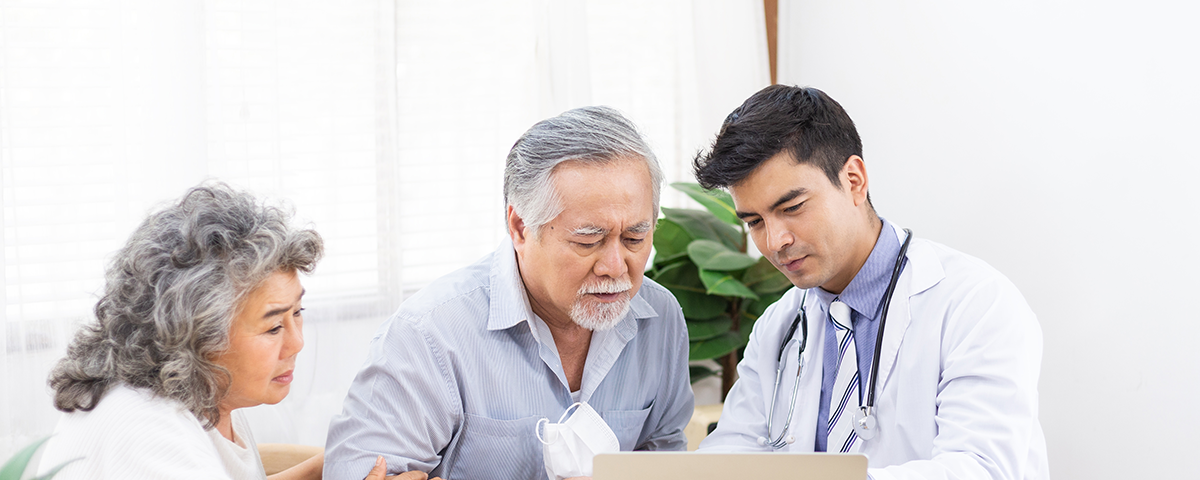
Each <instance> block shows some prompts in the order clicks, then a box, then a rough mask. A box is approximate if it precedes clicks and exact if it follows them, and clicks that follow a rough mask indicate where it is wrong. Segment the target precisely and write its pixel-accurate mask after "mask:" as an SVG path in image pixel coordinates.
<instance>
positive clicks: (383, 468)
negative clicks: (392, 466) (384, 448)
mask: <svg viewBox="0 0 1200 480" xmlns="http://www.w3.org/2000/svg"><path fill="white" fill-rule="evenodd" d="M428 478H429V475H428V474H426V473H425V472H422V471H420V470H413V471H411V472H404V473H401V474H399V475H392V476H387V460H384V459H383V455H380V456H378V457H376V458H375V466H374V467H371V473H368V474H367V478H364V479H363V480H426V479H428ZM432 480H442V479H441V478H438V477H434V478H433V479H432Z"/></svg>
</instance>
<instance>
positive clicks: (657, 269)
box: [646, 183, 792, 400]
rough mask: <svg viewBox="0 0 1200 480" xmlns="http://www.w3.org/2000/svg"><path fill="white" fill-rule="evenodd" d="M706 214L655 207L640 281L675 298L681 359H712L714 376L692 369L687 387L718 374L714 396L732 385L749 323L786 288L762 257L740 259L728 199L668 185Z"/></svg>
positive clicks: (739, 228) (741, 245) (740, 231)
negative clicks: (649, 255) (657, 213)
mask: <svg viewBox="0 0 1200 480" xmlns="http://www.w3.org/2000/svg"><path fill="white" fill-rule="evenodd" d="M671 187H673V188H675V189H677V190H680V191H682V192H684V193H686V194H687V195H688V196H689V197H691V198H692V199H694V200H696V201H697V202H699V203H700V204H701V205H703V206H704V207H705V209H706V210H694V209H676V208H663V209H662V211H663V218H661V219H659V221H658V228H657V230H656V231H655V233H654V249H655V252H656V253H655V256H654V262H653V263H652V264H651V267H650V270H648V271H647V272H646V275H647V276H648V277H650V278H651V279H653V280H654V281H656V282H658V283H659V284H660V285H662V286H664V287H666V288H667V289H668V290H670V291H671V293H673V294H674V295H675V298H676V299H677V300H679V305H680V306H681V307H683V316H684V317H685V319H686V320H687V327H688V339H689V342H690V350H689V355H688V359H689V360H692V361H696V360H708V359H714V360H716V361H717V363H718V364H719V365H720V366H721V368H720V371H719V372H718V371H714V370H712V369H710V368H707V367H704V366H699V365H693V366H692V367H691V374H692V382H693V383H695V382H696V381H697V380H700V379H702V378H705V377H708V376H710V375H715V374H718V373H719V374H720V375H721V380H722V381H721V398H722V400H723V399H724V398H725V395H726V394H727V393H729V388H730V387H731V386H733V381H734V373H735V371H736V368H737V363H738V361H739V360H740V359H741V351H742V349H743V347H745V346H746V343H747V342H748V341H749V339H750V330H751V329H752V328H753V327H754V322H755V321H756V320H758V317H759V316H760V315H762V313H763V310H765V309H766V308H767V306H768V305H770V304H772V303H774V302H775V301H776V300H779V298H780V297H782V296H783V293H784V292H785V291H787V289H788V288H791V286H792V284H791V282H790V281H788V279H787V277H785V276H784V275H783V274H782V273H780V272H779V270H777V269H776V268H775V266H774V265H772V264H771V262H770V261H769V260H767V259H766V258H758V259H755V258H753V257H751V256H749V255H747V254H746V247H747V242H746V228H745V225H744V224H743V223H742V221H741V220H740V219H738V218H737V215H736V214H735V212H734V208H733V198H732V197H730V196H729V194H728V193H726V192H723V191H719V190H707V189H704V188H702V187H701V186H700V185H698V184H695V183H673V184H671Z"/></svg>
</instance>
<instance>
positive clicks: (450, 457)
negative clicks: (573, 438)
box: [324, 107, 692, 480]
mask: <svg viewBox="0 0 1200 480" xmlns="http://www.w3.org/2000/svg"><path fill="white" fill-rule="evenodd" d="M504 177H505V178H504V196H505V201H506V203H507V207H506V211H507V212H506V214H507V220H508V222H507V223H508V233H509V238H508V239H506V240H505V241H504V242H503V244H501V245H500V247H499V248H497V249H496V251H495V252H493V253H491V254H489V255H488V256H486V257H484V258H482V259H480V260H479V261H478V262H476V263H475V264H473V265H471V266H469V267H466V268H464V269H462V270H459V271H457V272H454V273H451V274H449V275H447V276H445V277H442V278H441V279H438V280H437V281H435V282H434V283H432V284H431V285H429V286H428V287H426V288H425V289H423V290H421V291H420V292H418V293H417V294H416V295H414V296H412V298H409V299H408V300H407V301H406V302H405V303H404V304H403V305H402V306H401V307H400V310H399V311H398V312H396V314H395V315H393V316H392V318H391V319H389V320H388V321H387V322H385V323H384V325H383V326H382V328H381V329H380V331H379V333H378V334H377V335H376V337H375V338H374V340H373V341H372V343H371V349H370V354H369V357H368V360H367V364H366V366H365V367H363V369H362V371H360V372H359V374H358V376H357V377H356V378H355V380H354V384H353V385H352V386H351V388H350V393H349V395H348V396H347V397H346V401H345V404H344V409H343V411H342V413H341V414H340V415H339V416H337V417H335V418H334V420H333V422H332V423H331V425H330V428H329V438H328V441H327V442H326V447H327V449H328V450H327V453H326V463H325V472H324V473H325V478H327V479H334V480H340V479H356V480H357V479H361V478H363V477H364V476H365V475H366V474H367V473H368V472H367V471H366V470H365V469H364V467H363V466H364V465H369V464H371V463H374V462H375V460H376V458H377V456H382V457H383V459H384V460H385V461H386V466H387V471H388V474H389V475H390V474H395V473H396V472H406V471H422V472H427V473H428V474H429V475H430V476H442V477H447V478H461V479H481V478H507V479H544V478H546V476H547V469H546V467H545V464H544V462H543V457H542V452H543V443H542V440H546V441H550V440H547V439H545V438H543V436H541V435H540V433H541V432H542V431H543V430H544V425H539V422H540V421H541V420H542V419H547V421H548V422H550V423H556V422H558V420H559V418H560V417H561V416H562V415H563V413H564V412H566V411H567V409H568V408H569V407H571V406H572V405H573V404H575V403H577V402H582V403H584V404H586V405H588V406H590V407H591V408H592V409H594V410H595V411H596V412H598V413H599V417H600V418H602V419H603V420H604V423H606V424H607V426H608V427H609V428H610V429H611V430H612V433H613V434H615V436H616V440H617V441H618V442H619V444H620V449H621V450H682V449H684V448H685V447H686V444H687V441H686V439H685V438H684V435H683V427H684V425H685V424H686V423H687V422H688V420H689V419H690V417H691V414H692V390H691V386H690V384H689V382H688V368H687V328H686V326H685V324H684V321H683V314H682V311H681V310H680V308H679V304H678V303H677V302H676V301H675V298H674V297H672V296H671V294H670V292H668V291H667V290H666V289H665V288H663V287H661V286H659V285H657V284H655V283H654V282H653V281H651V280H648V279H645V278H644V277H643V276H642V271H643V270H644V268H645V266H646V260H647V258H648V257H649V256H650V249H651V237H652V235H653V233H654V225H655V219H656V218H657V216H658V199H659V190H660V184H661V183H662V172H661V170H660V169H659V166H658V162H657V160H655V158H654V155H653V154H652V153H651V152H650V148H649V147H648V146H647V145H646V142H645V140H644V139H643V138H642V137H641V136H640V135H639V134H638V132H637V130H636V128H635V127H634V126H633V125H632V124H631V123H630V122H629V121H628V120H626V119H625V118H623V117H622V116H621V115H620V114H619V113H617V112H616V111H614V110H612V109H609V108H605V107H588V108H580V109H576V110H571V111H568V112H566V113H563V114H562V115H560V116H558V117H554V118H551V119H548V120H544V121H542V122H539V123H538V124H536V125H534V126H533V127H532V128H530V129H529V131H527V132H525V134H524V135H523V136H521V138H520V139H519V140H517V142H516V144H515V145H513V148H512V150H511V152H509V155H508V161H507V165H506V167H505V173H504ZM572 411H575V409H572ZM589 461H590V459H589ZM382 463H383V462H380V464H382ZM378 473H379V472H378V471H377V472H376V474H378ZM418 478H419V477H418Z"/></svg>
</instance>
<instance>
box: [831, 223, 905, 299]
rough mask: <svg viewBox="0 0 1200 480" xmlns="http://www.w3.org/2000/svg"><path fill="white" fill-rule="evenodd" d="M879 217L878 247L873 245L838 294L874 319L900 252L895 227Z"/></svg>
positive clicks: (876, 243) (840, 297) (839, 297)
mask: <svg viewBox="0 0 1200 480" xmlns="http://www.w3.org/2000/svg"><path fill="white" fill-rule="evenodd" d="M880 220H881V221H882V222H883V227H882V228H881V229H880V231H879V238H878V239H877V240H875V248H873V249H871V255H870V256H868V257H867V261H866V263H863V266H862V268H860V269H859V270H858V273H857V274H855V275H854V278H853V279H852V280H850V284H849V285H846V288H845V289H844V290H842V293H841V294H840V295H837V297H838V299H839V300H841V301H842V302H844V303H845V304H846V305H849V306H850V308H852V309H854V311H856V312H858V313H859V314H860V315H862V316H863V317H865V318H867V319H868V320H871V321H874V320H875V319H876V318H877V317H878V315H879V309H880V307H881V306H882V304H883V294H884V293H885V292H886V291H887V287H888V283H890V282H891V280H892V269H893V268H894V267H895V266H896V255H899V254H900V241H899V240H898V239H897V238H896V227H895V226H894V225H892V223H891V222H888V221H887V220H883V219H880Z"/></svg>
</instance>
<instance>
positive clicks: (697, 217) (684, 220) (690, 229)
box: [662, 207, 746, 252]
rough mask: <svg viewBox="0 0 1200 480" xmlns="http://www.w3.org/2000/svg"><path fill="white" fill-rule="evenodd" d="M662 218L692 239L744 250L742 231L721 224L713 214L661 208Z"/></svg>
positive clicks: (685, 209)
mask: <svg viewBox="0 0 1200 480" xmlns="http://www.w3.org/2000/svg"><path fill="white" fill-rule="evenodd" d="M662 211H663V216H664V217H666V218H667V220H670V221H672V222H675V223H676V224H678V225H679V226H680V227H682V228H683V229H684V230H685V231H686V232H687V233H688V234H689V235H691V236H692V238H693V239H701V238H705V239H708V240H716V241H718V242H721V243H724V244H725V246H727V247H729V248H730V249H731V250H736V251H739V252H740V251H742V250H745V249H746V239H745V236H744V235H743V234H742V231H741V230H739V229H737V228H734V227H733V226H732V225H730V224H728V223H725V222H722V221H720V220H718V219H717V217H714V216H713V214H711V213H708V212H706V211H703V210H692V209H687V208H666V207H663V209H662Z"/></svg>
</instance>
